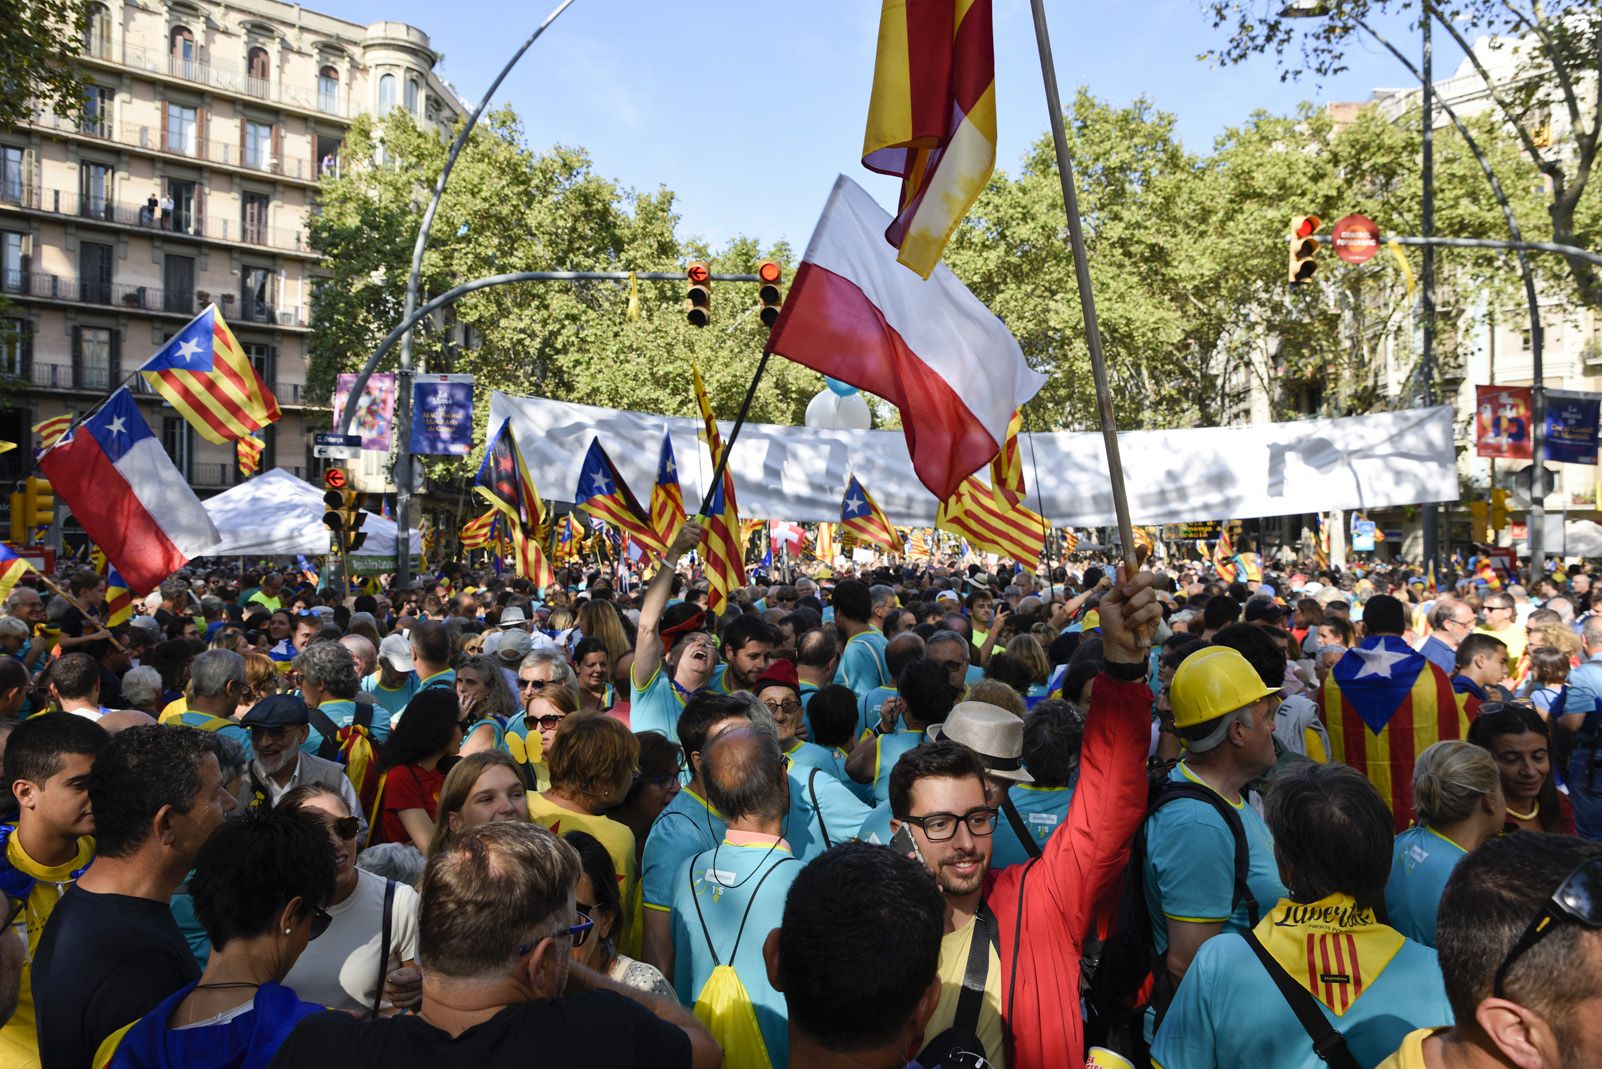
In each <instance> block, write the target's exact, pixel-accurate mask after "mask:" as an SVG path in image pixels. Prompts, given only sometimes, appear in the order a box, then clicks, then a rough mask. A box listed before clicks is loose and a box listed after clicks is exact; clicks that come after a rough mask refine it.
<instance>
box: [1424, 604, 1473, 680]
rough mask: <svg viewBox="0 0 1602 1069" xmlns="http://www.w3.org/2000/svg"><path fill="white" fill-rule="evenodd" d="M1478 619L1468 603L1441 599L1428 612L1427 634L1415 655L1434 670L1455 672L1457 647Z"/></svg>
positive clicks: (1449, 673) (1447, 672) (1448, 672)
mask: <svg viewBox="0 0 1602 1069" xmlns="http://www.w3.org/2000/svg"><path fill="white" fill-rule="evenodd" d="M1478 620H1479V618H1478V617H1477V616H1475V615H1474V610H1473V609H1472V608H1470V607H1469V604H1468V602H1466V601H1462V600H1459V599H1458V598H1454V597H1450V596H1447V597H1442V598H1440V599H1439V600H1437V601H1436V602H1435V605H1434V607H1433V608H1431V609H1430V613H1429V622H1430V634H1429V637H1428V638H1426V639H1425V640H1424V644H1423V645H1422V646H1420V647H1419V648H1418V652H1420V653H1422V654H1423V655H1424V659H1425V660H1426V661H1429V662H1430V663H1431V664H1433V665H1434V666H1435V667H1437V668H1439V669H1440V670H1441V671H1443V672H1445V673H1446V674H1447V675H1451V674H1452V673H1453V672H1455V671H1456V670H1457V647H1458V646H1459V645H1460V644H1461V643H1462V641H1463V639H1464V638H1465V637H1467V636H1468V635H1469V633H1470V632H1472V631H1473V630H1474V625H1475V624H1476V623H1477V622H1478Z"/></svg>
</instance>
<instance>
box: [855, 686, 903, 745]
mask: <svg viewBox="0 0 1602 1069" xmlns="http://www.w3.org/2000/svg"><path fill="white" fill-rule="evenodd" d="M895 696H896V688H895V687H892V686H884V687H874V688H873V689H872V690H870V691H868V693H866V694H864V695H862V697H861V698H859V699H858V700H857V733H856V735H855V736H854V738H858V739H860V738H862V736H863V733H864V732H868V731H872V730H873V726H874V725H875V724H877V723H878V722H879V709H880V708H881V707H882V706H883V705H884V703H885V702H887V701H889V700H890V699H891V698H894V697H895ZM896 729H897V730H898V731H899V730H900V724H899V722H898V723H897V726H896Z"/></svg>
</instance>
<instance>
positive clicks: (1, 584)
mask: <svg viewBox="0 0 1602 1069" xmlns="http://www.w3.org/2000/svg"><path fill="white" fill-rule="evenodd" d="M31 567H33V566H32V565H31V564H29V563H28V562H27V561H25V560H23V559H22V558H21V557H19V556H17V555H16V554H15V553H13V552H12V551H11V547H10V546H6V545H0V601H5V600H6V598H9V597H10V596H11V588H12V587H14V586H16V585H17V580H18V579H21V578H22V577H23V576H24V575H27V574H28V569H29V568H31Z"/></svg>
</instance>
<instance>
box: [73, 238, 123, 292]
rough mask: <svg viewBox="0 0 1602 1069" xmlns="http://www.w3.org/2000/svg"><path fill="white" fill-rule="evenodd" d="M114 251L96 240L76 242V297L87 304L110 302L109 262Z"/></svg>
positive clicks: (110, 262)
mask: <svg viewBox="0 0 1602 1069" xmlns="http://www.w3.org/2000/svg"><path fill="white" fill-rule="evenodd" d="M115 252H116V250H115V249H113V248H112V247H111V246H110V245H102V244H100V243H99V242H98V241H80V242H78V299H79V300H81V301H85V302H87V303H89V304H110V303H111V264H112V256H113V254H114V253H115Z"/></svg>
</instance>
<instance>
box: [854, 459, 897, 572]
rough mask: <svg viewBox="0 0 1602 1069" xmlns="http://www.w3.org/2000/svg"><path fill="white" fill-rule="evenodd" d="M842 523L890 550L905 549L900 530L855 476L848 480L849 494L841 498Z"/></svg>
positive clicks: (869, 540)
mask: <svg viewBox="0 0 1602 1069" xmlns="http://www.w3.org/2000/svg"><path fill="white" fill-rule="evenodd" d="M840 526H841V527H842V528H843V529H845V530H847V531H850V532H851V533H852V534H854V535H856V536H857V537H858V538H860V539H862V541H864V542H869V543H872V544H873V545H876V546H878V547H879V548H880V549H882V550H884V551H885V552H886V553H900V552H902V551H903V548H904V547H903V544H902V541H901V539H900V537H899V536H897V534H896V529H895V528H894V527H893V526H891V524H890V521H889V519H887V518H886V517H885V514H884V510H883V509H881V508H880V507H879V505H878V503H877V502H876V501H874V500H873V495H872V494H870V493H868V491H867V490H866V489H865V488H864V487H863V485H862V483H861V482H859V481H858V480H857V477H856V476H855V475H853V476H851V477H850V478H849V479H847V480H846V488H845V496H844V497H842V498H841V499H840Z"/></svg>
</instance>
